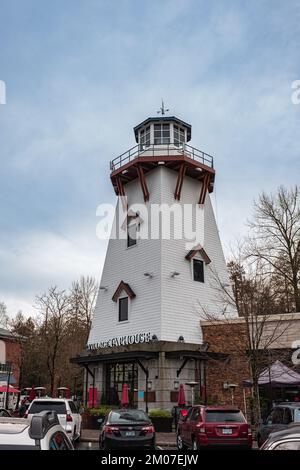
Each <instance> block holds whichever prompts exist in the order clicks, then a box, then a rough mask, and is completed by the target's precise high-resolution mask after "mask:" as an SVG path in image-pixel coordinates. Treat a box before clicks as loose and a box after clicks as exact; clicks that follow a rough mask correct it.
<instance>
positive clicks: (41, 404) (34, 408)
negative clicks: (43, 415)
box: [28, 400, 67, 415]
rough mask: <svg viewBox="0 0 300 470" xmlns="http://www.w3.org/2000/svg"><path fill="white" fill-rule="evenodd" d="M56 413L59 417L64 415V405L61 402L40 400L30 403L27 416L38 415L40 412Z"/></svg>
mask: <svg viewBox="0 0 300 470" xmlns="http://www.w3.org/2000/svg"><path fill="white" fill-rule="evenodd" d="M45 410H46V411H56V413H57V414H59V415H64V414H66V412H67V410H66V404H65V402H63V401H47V400H43V401H42V400H41V401H35V402H33V403H32V405H31V407H30V409H29V412H28V413H29V414H36V413H40V412H41V411H45Z"/></svg>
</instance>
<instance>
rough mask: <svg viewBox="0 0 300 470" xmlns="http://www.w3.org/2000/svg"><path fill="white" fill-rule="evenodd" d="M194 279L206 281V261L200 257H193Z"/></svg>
mask: <svg viewBox="0 0 300 470" xmlns="http://www.w3.org/2000/svg"><path fill="white" fill-rule="evenodd" d="M193 277H194V281H197V282H204V262H203V261H202V260H200V259H195V258H194V259H193Z"/></svg>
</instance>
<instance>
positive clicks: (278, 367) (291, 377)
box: [243, 361, 300, 387]
mask: <svg viewBox="0 0 300 470" xmlns="http://www.w3.org/2000/svg"><path fill="white" fill-rule="evenodd" d="M252 384H253V382H252V380H250V379H248V380H245V381H244V382H243V385H244V386H245V387H247V386H248V387H251V386H252ZM270 384H271V385H272V386H274V387H276V386H277V387H281V386H288V385H295V386H297V385H299V386H300V374H298V372H296V371H294V370H293V369H290V368H289V367H287V366H285V365H284V364H283V363H282V362H280V361H276V362H274V364H272V365H271V366H270V367H267V368H266V369H265V370H264V371H263V372H262V373H261V374H260V376H259V379H258V385H261V386H264V385H270Z"/></svg>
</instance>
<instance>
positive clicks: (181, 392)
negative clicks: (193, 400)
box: [178, 384, 185, 406]
mask: <svg viewBox="0 0 300 470" xmlns="http://www.w3.org/2000/svg"><path fill="white" fill-rule="evenodd" d="M184 405H185V393H184V387H183V384H180V385H179V393H178V406H184Z"/></svg>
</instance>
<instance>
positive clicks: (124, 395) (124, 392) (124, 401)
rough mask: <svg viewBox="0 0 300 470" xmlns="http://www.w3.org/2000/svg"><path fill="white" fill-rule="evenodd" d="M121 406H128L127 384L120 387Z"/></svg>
mask: <svg viewBox="0 0 300 470" xmlns="http://www.w3.org/2000/svg"><path fill="white" fill-rule="evenodd" d="M121 405H122V406H128V405H129V397H128V385H127V384H123V386H122V398H121Z"/></svg>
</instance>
